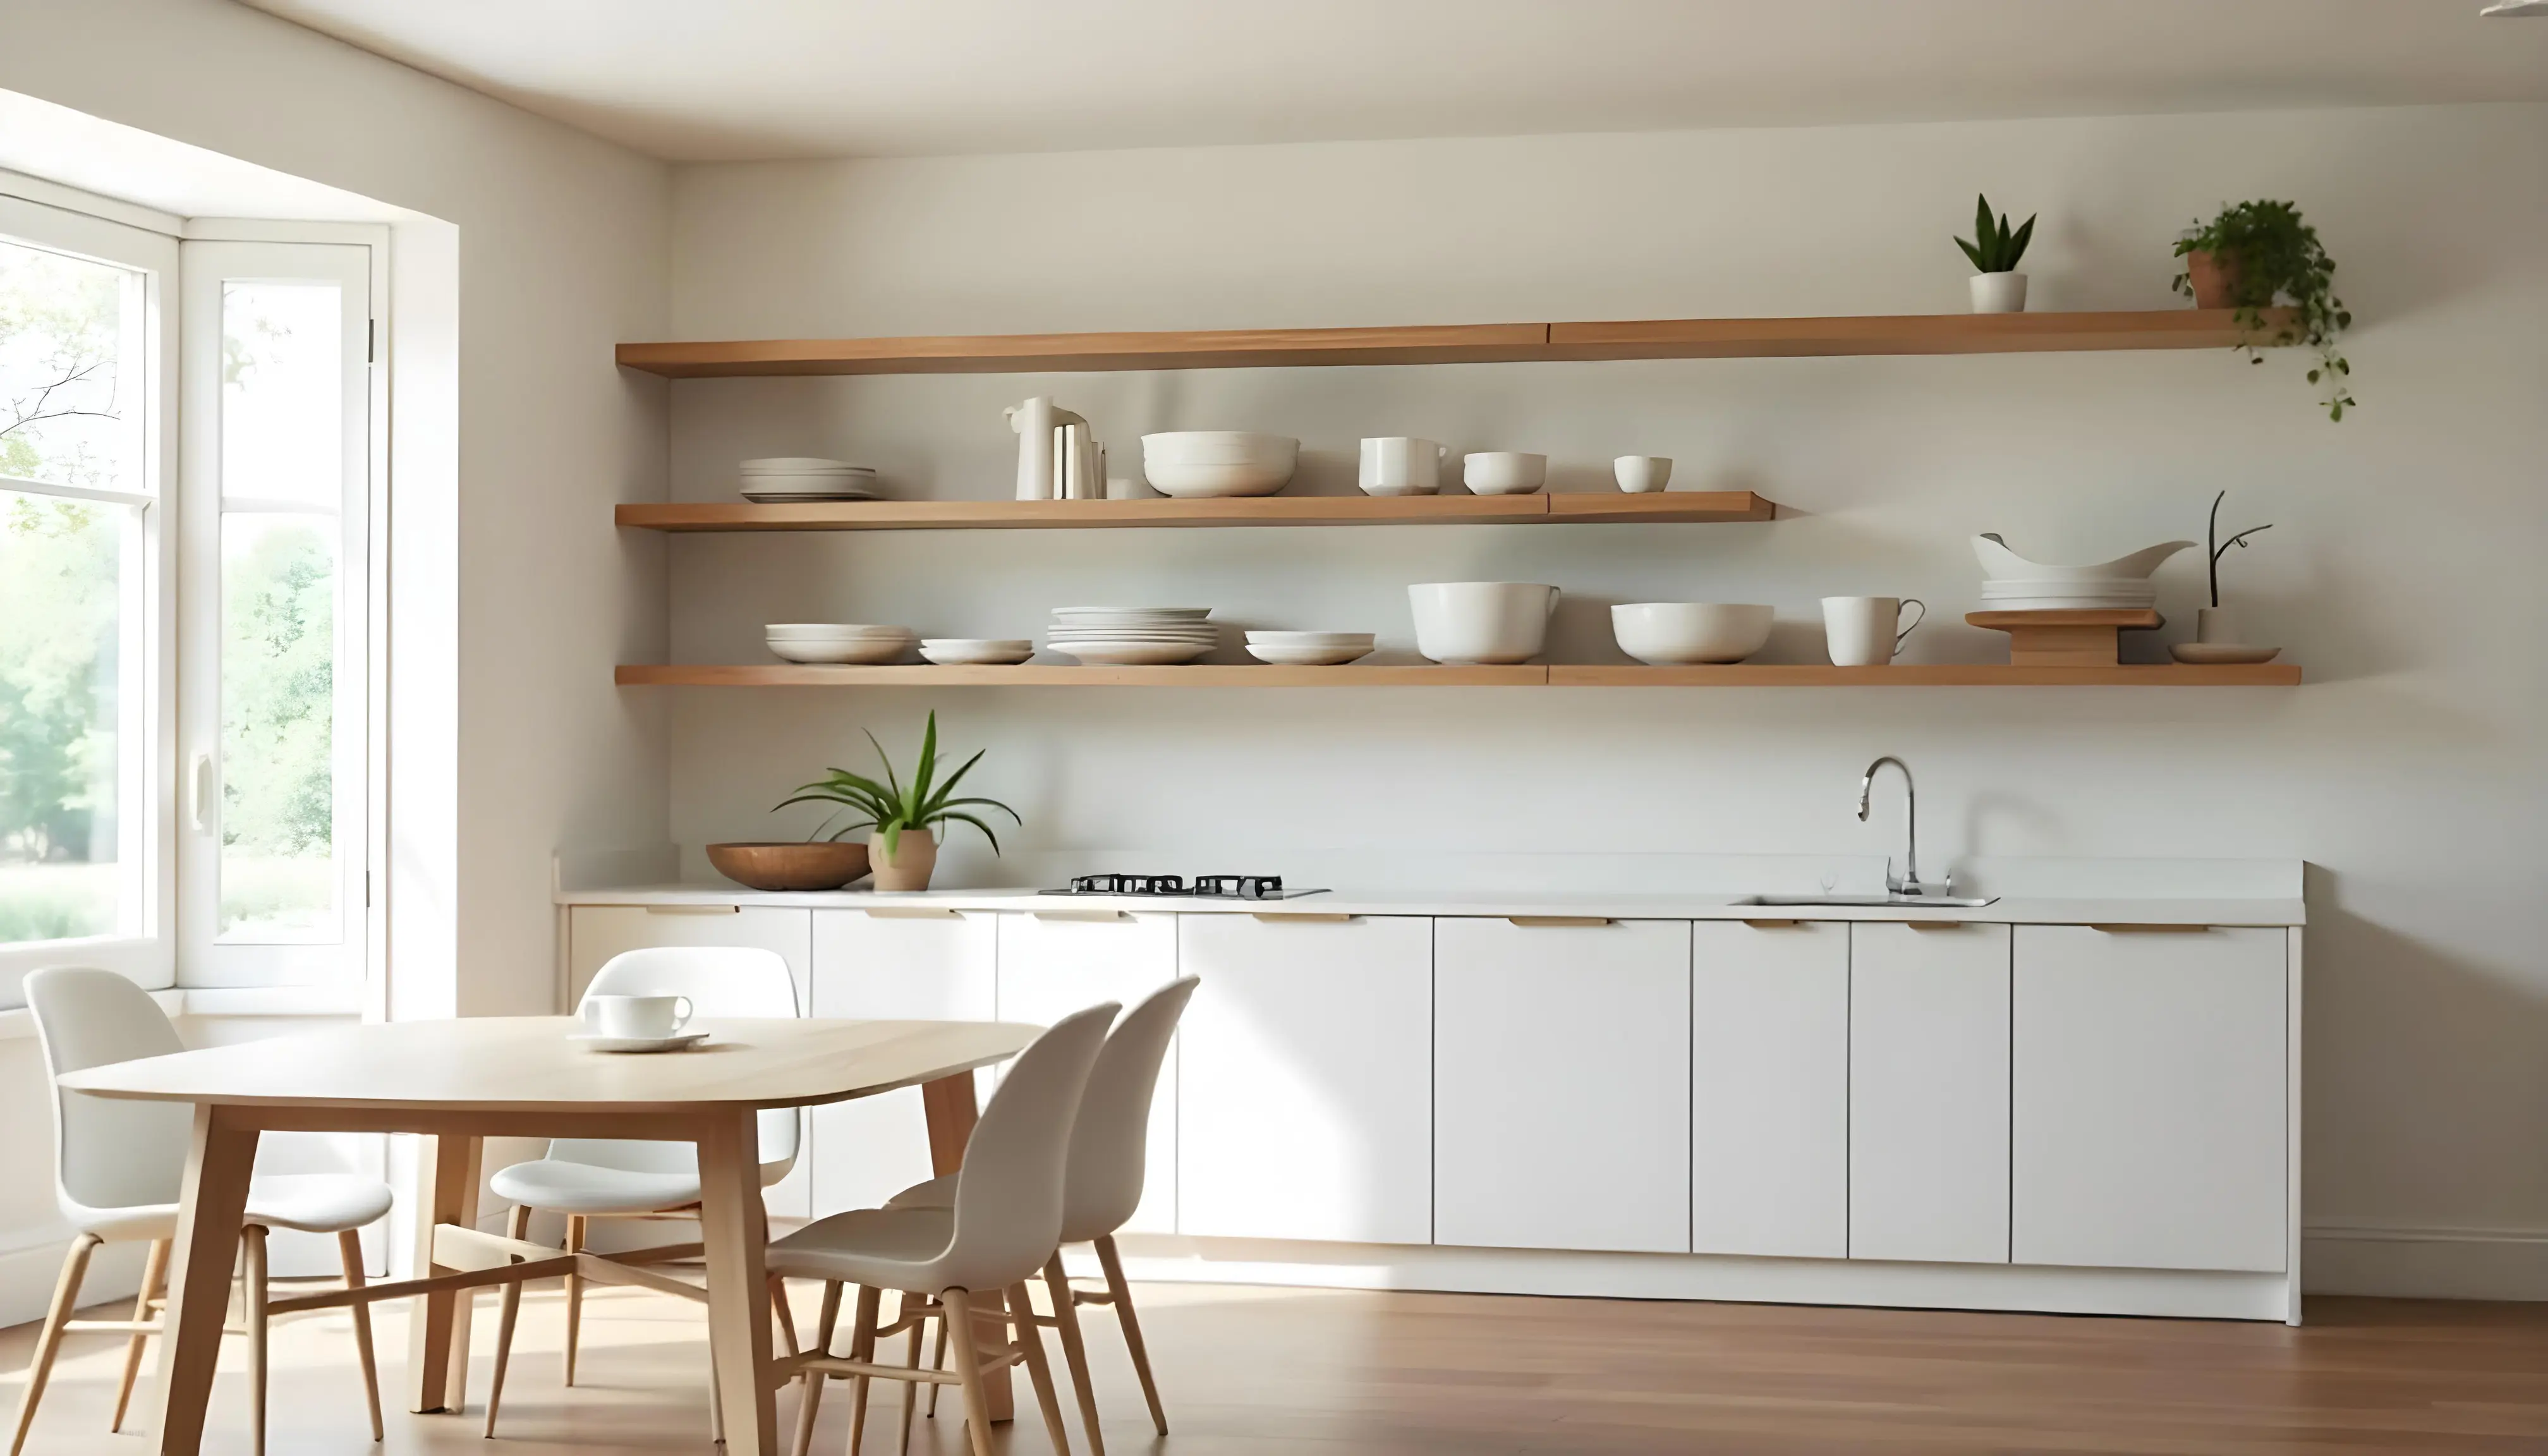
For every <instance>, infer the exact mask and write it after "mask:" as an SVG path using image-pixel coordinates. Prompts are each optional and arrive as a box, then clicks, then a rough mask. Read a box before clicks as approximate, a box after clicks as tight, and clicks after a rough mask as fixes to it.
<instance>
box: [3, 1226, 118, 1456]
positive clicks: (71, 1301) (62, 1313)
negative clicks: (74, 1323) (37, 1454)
mask: <svg viewBox="0 0 2548 1456" xmlns="http://www.w3.org/2000/svg"><path fill="white" fill-rule="evenodd" d="M103 1242H105V1240H104V1239H101V1238H99V1237H98V1236H97V1235H96V1234H94V1233H83V1234H81V1235H80V1236H78V1237H77V1238H74V1239H72V1240H71V1250H70V1253H69V1254H68V1255H66V1256H64V1258H63V1259H62V1275H61V1278H60V1279H59V1280H58V1281H56V1282H55V1283H54V1285H53V1304H52V1308H50V1309H48V1310H46V1312H45V1329H44V1332H43V1333H42V1334H39V1335H37V1336H36V1359H35V1363H33V1364H31V1365H29V1366H28V1367H27V1398H26V1401H25V1403H24V1404H23V1405H21V1406H19V1408H18V1433H17V1434H16V1435H15V1436H13V1437H11V1438H10V1441H9V1456H18V1453H19V1452H20V1451H21V1450H24V1449H25V1448H26V1445H27V1427H29V1426H31V1425H33V1424H35V1423H36V1403H37V1402H39V1401H41V1400H43V1399H44V1398H45V1382H46V1381H48V1380H50V1379H52V1376H53V1356H55V1355H57V1354H59V1353H61V1348H62V1325H64V1324H65V1323H67V1322H69V1320H70V1318H71V1311H73V1310H75V1309H77V1308H79V1289H80V1281H81V1280H83V1279H86V1278H87V1277H88V1259H89V1255H91V1254H93V1253H95V1252H97V1246H98V1245H99V1244H100V1243H103Z"/></svg>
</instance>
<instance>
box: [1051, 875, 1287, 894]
mask: <svg viewBox="0 0 2548 1456" xmlns="http://www.w3.org/2000/svg"><path fill="white" fill-rule="evenodd" d="M1042 893H1044V894H1047V895H1155V896H1158V897H1159V898H1162V899H1170V898H1173V899H1182V900H1297V899H1299V898H1300V897H1301V896H1303V895H1323V894H1325V893H1326V891H1325V890H1287V889H1285V888H1283V876H1281V875H1279V874H1198V875H1196V876H1195V877H1194V878H1192V879H1188V878H1186V877H1185V876H1184V875H1182V874H1079V875H1073V876H1072V877H1071V881H1070V888H1068V889H1061V890H1045V891H1043V892H1042Z"/></svg>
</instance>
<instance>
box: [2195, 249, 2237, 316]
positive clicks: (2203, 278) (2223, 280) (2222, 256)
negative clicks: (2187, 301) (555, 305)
mask: <svg viewBox="0 0 2548 1456" xmlns="http://www.w3.org/2000/svg"><path fill="white" fill-rule="evenodd" d="M2242 271H2243V270H2242V269H2241V268H2240V266H2239V262H2238V255H2237V254H2236V253H2206V252H2191V253H2187V254H2186V255H2185V281H2186V282H2188V283H2190V284H2192V285H2193V286H2194V307H2196V308H2198V309H2231V308H2236V307H2237V303H2238V300H2237V293H2238V277H2239V274H2240V273H2241V272H2242Z"/></svg>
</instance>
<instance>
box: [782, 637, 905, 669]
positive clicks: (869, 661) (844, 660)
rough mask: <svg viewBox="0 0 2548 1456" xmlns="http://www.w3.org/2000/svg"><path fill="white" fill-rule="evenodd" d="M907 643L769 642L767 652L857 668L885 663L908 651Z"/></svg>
mask: <svg viewBox="0 0 2548 1456" xmlns="http://www.w3.org/2000/svg"><path fill="white" fill-rule="evenodd" d="M911 646H912V645H911V643H910V642H908V641H907V640H904V639H902V638H898V637H897V638H888V639H882V640H878V641H874V642H772V643H771V644H770V651H771V654H772V655H773V656H774V657H779V658H783V659H785V660H786V661H788V662H791V663H834V664H849V665H852V666H857V667H874V666H877V665H878V664H881V663H889V662H892V661H894V660H895V659H896V658H899V657H901V656H902V655H903V654H904V653H906V652H909V651H911Z"/></svg>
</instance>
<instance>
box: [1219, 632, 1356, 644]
mask: <svg viewBox="0 0 2548 1456" xmlns="http://www.w3.org/2000/svg"><path fill="white" fill-rule="evenodd" d="M1378 640H1379V634H1377V633H1374V632H1250V633H1248V634H1247V643H1248V645H1249V646H1251V647H1351V646H1353V645H1354V644H1356V643H1360V644H1362V645H1363V646H1365V647H1369V646H1370V645H1371V644H1372V643H1374V642H1375V641H1378Z"/></svg>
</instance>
